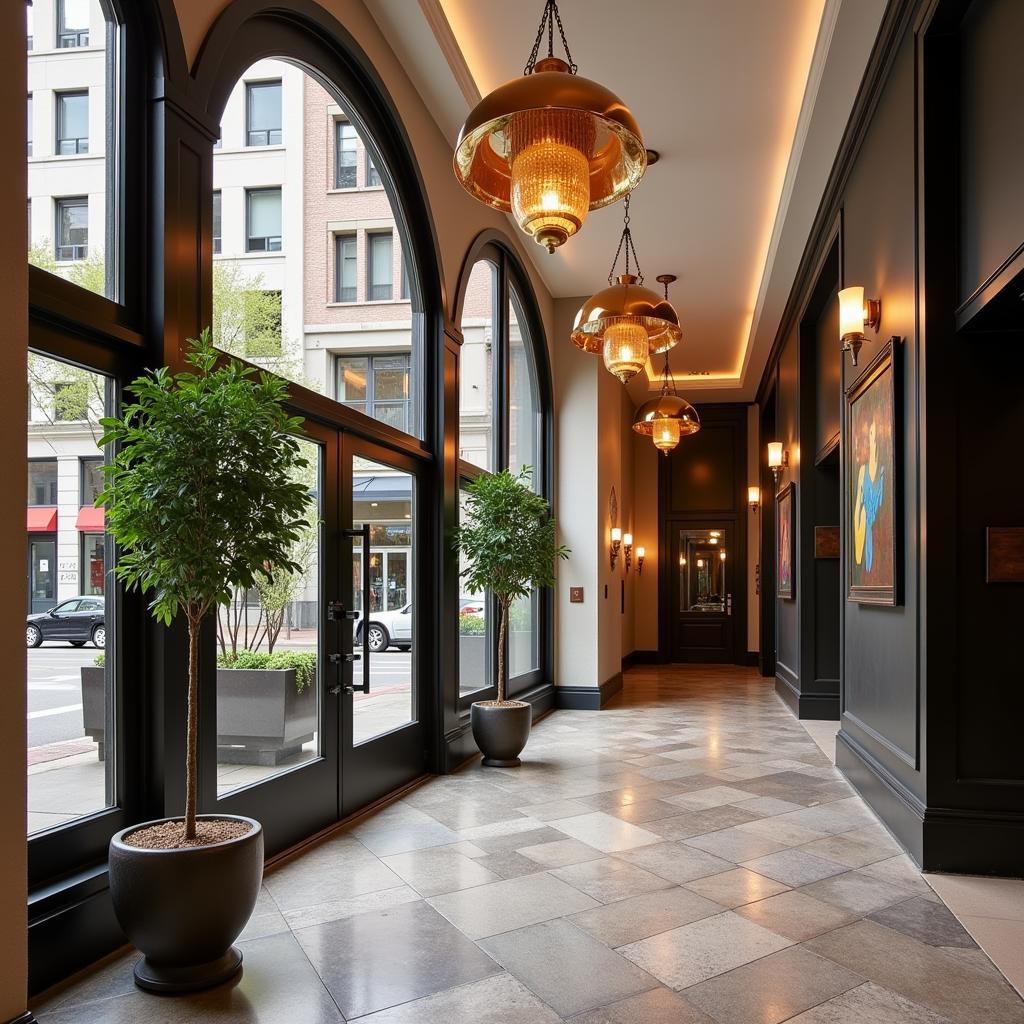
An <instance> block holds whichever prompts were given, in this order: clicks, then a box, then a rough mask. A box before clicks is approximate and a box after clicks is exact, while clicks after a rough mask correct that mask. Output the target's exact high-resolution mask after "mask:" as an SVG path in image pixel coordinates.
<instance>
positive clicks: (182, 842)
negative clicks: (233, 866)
mask: <svg viewBox="0 0 1024 1024" xmlns="http://www.w3.org/2000/svg"><path fill="white" fill-rule="evenodd" d="M251 827H252V826H251V825H249V824H248V823H247V822H244V821H230V820H228V819H225V818H214V819H212V820H211V819H207V820H204V821H197V822H196V837H195V839H189V840H186V839H185V823H184V822H183V821H161V822H160V823H159V824H158V825H150V826H148V827H147V828H140V829H139V831H138V832H129V833H128V835H126V836H125V837H124V839H123V840H122V842H123V843H124V844H125V846H137V847H139V848H140V849H143V850H183V849H186V848H188V847H190V846H212V845H213V844H214V843H223V842H224V841H225V840H227V839H237V838H238V837H239V836H244V835H245V834H246V833H247V832H249V831H250V829H251Z"/></svg>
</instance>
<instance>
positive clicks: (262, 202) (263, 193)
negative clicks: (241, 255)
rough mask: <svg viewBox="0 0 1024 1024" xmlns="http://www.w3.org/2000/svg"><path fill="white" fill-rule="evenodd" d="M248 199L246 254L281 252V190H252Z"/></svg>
mask: <svg viewBox="0 0 1024 1024" xmlns="http://www.w3.org/2000/svg"><path fill="white" fill-rule="evenodd" d="M245 198H246V224H247V230H246V243H245V248H246V252H280V251H281V190H280V189H279V188H251V189H248V190H247V191H246V193H245Z"/></svg>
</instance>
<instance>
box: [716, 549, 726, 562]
mask: <svg viewBox="0 0 1024 1024" xmlns="http://www.w3.org/2000/svg"><path fill="white" fill-rule="evenodd" d="M718 557H719V558H720V559H721V560H722V561H723V562H724V561H725V552H724V551H719V552H718Z"/></svg>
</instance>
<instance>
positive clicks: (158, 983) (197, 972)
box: [135, 946, 242, 993]
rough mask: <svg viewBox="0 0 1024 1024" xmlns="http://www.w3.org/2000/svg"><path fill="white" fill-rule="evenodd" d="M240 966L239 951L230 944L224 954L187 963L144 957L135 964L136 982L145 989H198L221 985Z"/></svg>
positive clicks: (149, 990) (193, 990)
mask: <svg viewBox="0 0 1024 1024" xmlns="http://www.w3.org/2000/svg"><path fill="white" fill-rule="evenodd" d="M241 969H242V953H241V951H240V950H239V949H238V947H237V946H232V947H231V948H230V949H229V950H228V951H227V952H226V953H225V954H224V955H223V956H221V957H218V958H217V959H216V960H211V961H210V962H209V963H205V964H195V965H190V966H188V967H174V966H169V965H168V966H162V965H161V964H153V963H150V962H149V960H147V959H146V958H145V957H143V958H142V959H141V960H140V961H139V962H138V963H137V964H136V965H135V984H136V985H138V986H139V988H144V989H146V991H148V992H166V993H171V992H199V991H201V990H202V989H207V988H213V987H214V985H222V984H224V982H225V981H228V980H229V979H231V978H233V977H234V976H235V975H236V974H237V973H238V972H239V971H240V970H241Z"/></svg>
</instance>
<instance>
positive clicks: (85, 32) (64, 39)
mask: <svg viewBox="0 0 1024 1024" xmlns="http://www.w3.org/2000/svg"><path fill="white" fill-rule="evenodd" d="M65 4H66V0H57V17H56V18H55V19H54V25H55V28H56V33H57V39H56V48H57V49H58V50H71V49H77V48H80V47H83V46H88V45H89V26H88V25H86V26H85V28H68V27H67V25H66V24H65V17H64V12H65ZM29 49H32V47H31V46H29Z"/></svg>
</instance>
